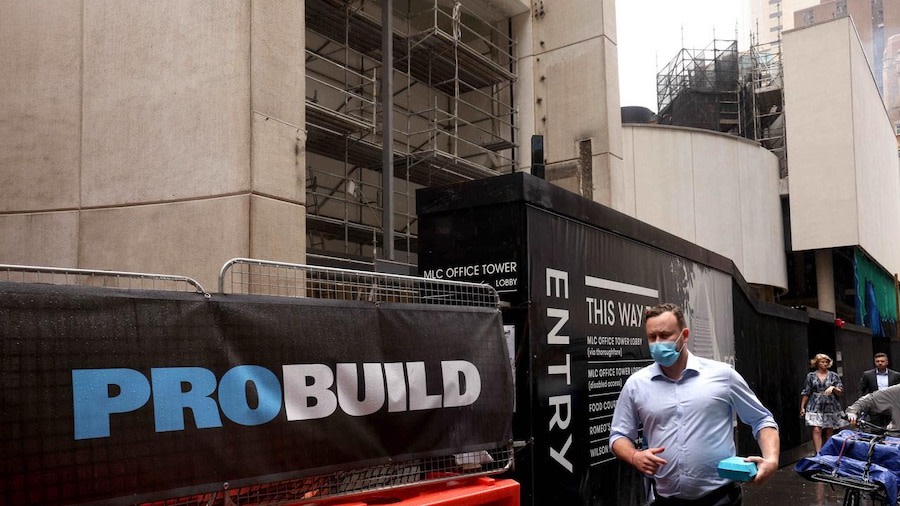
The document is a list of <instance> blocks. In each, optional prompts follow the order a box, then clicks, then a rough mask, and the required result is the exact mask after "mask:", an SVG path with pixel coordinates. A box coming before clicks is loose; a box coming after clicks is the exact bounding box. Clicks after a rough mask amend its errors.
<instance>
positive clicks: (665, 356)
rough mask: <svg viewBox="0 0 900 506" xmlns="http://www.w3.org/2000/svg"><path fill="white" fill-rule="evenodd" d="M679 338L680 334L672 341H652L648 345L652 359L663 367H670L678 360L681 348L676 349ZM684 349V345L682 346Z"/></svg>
mask: <svg viewBox="0 0 900 506" xmlns="http://www.w3.org/2000/svg"><path fill="white" fill-rule="evenodd" d="M679 339H681V336H678V339H676V340H674V341H663V342H661V343H653V344H651V345H650V356H651V357H653V360H656V363H657V364H659V365H661V366H663V367H670V366H671V365H672V364H674V363H675V362H676V361H678V357H679V356H680V355H681V350H679V349H678V341H679ZM682 349H684V347H682Z"/></svg>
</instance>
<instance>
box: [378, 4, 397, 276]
mask: <svg viewBox="0 0 900 506" xmlns="http://www.w3.org/2000/svg"><path fill="white" fill-rule="evenodd" d="M393 4H394V2H393V0H382V1H381V111H382V124H381V144H382V150H381V153H382V156H381V160H382V161H381V205H382V206H381V209H382V220H381V223H382V224H383V228H384V233H383V234H382V243H383V244H382V245H381V249H382V255H383V257H384V259H385V260H389V261H393V260H394V94H393V93H392V92H393V89H394V72H393V70H394V37H393V35H394V25H393Z"/></svg>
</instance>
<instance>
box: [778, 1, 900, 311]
mask: <svg viewBox="0 0 900 506" xmlns="http://www.w3.org/2000/svg"><path fill="white" fill-rule="evenodd" d="M784 67H785V68H784V75H785V101H786V103H787V104H789V105H788V107H786V109H785V110H786V114H787V118H786V119H787V129H788V139H789V143H788V159H789V160H790V166H791V176H790V222H791V244H792V249H793V250H795V251H805V250H809V251H816V252H817V260H816V266H817V268H818V271H822V272H819V274H820V275H821V276H820V277H822V278H823V279H820V281H819V287H820V289H819V293H820V297H819V299H820V301H819V308H820V309H823V310H825V311H830V312H834V310H835V307H834V300H832V298H831V294H832V293H833V290H830V289H828V286H827V283H829V281H828V278H832V279H833V276H829V275H828V273H829V272H831V271H832V267H830V265H829V261H828V259H827V258H826V255H825V253H826V252H829V251H830V250H831V249H833V248H838V247H843V246H858V247H860V248H861V249H862V250H864V251H865V252H866V253H867V254H868V255H869V256H871V258H872V259H874V260H875V261H876V262H877V263H878V264H880V265H881V266H882V267H883V268H884V269H885V270H886V271H887V273H889V274H895V273H897V272H900V256H898V254H897V252H898V251H900V164H898V158H897V143H896V140H895V137H894V130H893V127H892V125H891V121H890V119H889V118H888V115H887V112H886V111H885V108H884V105H883V103H882V101H881V97H880V96H879V94H878V90H877V89H876V87H875V83H874V79H873V76H872V73H871V71H870V69H869V66H868V61H867V59H866V55H865V52H864V49H863V45H862V44H861V42H860V38H859V36H858V34H857V32H856V30H855V28H854V26H853V23H852V21H851V20H850V18H847V17H845V18H840V19H835V20H833V21H830V22H827V23H822V24H818V25H815V26H811V27H808V28H805V29H802V30H796V31H793V32H789V33H786V34H785V37H784Z"/></svg>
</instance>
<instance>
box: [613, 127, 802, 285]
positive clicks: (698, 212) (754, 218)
mask: <svg viewBox="0 0 900 506" xmlns="http://www.w3.org/2000/svg"><path fill="white" fill-rule="evenodd" d="M622 131H623V141H624V154H625V163H624V167H623V168H622V170H621V171H620V172H615V173H613V174H612V181H611V183H612V188H613V191H612V207H613V208H614V209H616V210H617V211H620V212H623V213H625V214H628V215H629V216H632V217H634V218H637V219H639V220H641V221H643V222H646V223H649V224H651V225H653V226H655V227H658V228H660V229H662V230H665V231H666V232H669V233H671V234H674V235H677V236H678V237H681V238H683V239H686V240H688V241H690V242H692V243H694V244H697V245H699V246H702V247H704V248H706V249H709V250H711V251H714V252H716V253H718V254H720V255H723V256H725V257H727V258H730V259H731V260H732V261H734V263H735V265H737V267H738V269H739V270H740V271H741V274H742V275H743V276H744V279H746V280H747V282H749V283H754V284H760V285H769V286H774V287H778V288H787V268H786V264H785V253H784V231H783V225H782V217H781V202H780V198H779V196H778V179H779V175H778V159H777V158H776V157H775V155H773V154H772V153H770V152H769V151H768V150H766V149H764V148H761V147H759V146H758V145H757V144H756V143H753V142H749V141H746V140H743V139H740V138H737V137H733V136H730V135H724V134H719V133H716V132H707V131H703V130H695V129H689V128H679V127H668V126H659V125H631V124H629V125H623V128H622Z"/></svg>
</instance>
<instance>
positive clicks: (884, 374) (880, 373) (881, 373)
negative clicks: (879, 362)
mask: <svg viewBox="0 0 900 506" xmlns="http://www.w3.org/2000/svg"><path fill="white" fill-rule="evenodd" d="M875 374H877V375H879V376H887V375H888V372H887V369H885V370H884V372H878V369H875Z"/></svg>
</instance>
